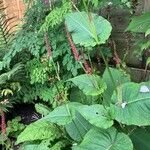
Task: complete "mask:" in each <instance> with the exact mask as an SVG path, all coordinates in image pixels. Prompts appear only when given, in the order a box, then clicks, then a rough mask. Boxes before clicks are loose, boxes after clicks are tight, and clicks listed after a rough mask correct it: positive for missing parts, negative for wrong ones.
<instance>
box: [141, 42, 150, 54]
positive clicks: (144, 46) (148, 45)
mask: <svg viewBox="0 0 150 150" xmlns="http://www.w3.org/2000/svg"><path fill="white" fill-rule="evenodd" d="M149 47H150V41H149V40H148V41H146V42H144V43H142V45H141V50H142V51H143V50H146V49H148V48H149Z"/></svg>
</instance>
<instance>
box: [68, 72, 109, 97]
mask: <svg viewBox="0 0 150 150" xmlns="http://www.w3.org/2000/svg"><path fill="white" fill-rule="evenodd" d="M68 81H72V82H73V83H74V84H75V85H76V86H78V88H79V89H80V90H82V91H83V93H84V94H86V95H91V96H97V95H100V94H102V93H103V92H104V90H105V89H106V84H105V83H104V82H103V80H102V79H101V77H100V76H97V75H87V74H83V75H80V76H77V77H74V78H72V79H69V80H68Z"/></svg>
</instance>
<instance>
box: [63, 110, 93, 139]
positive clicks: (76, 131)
mask: <svg viewBox="0 0 150 150" xmlns="http://www.w3.org/2000/svg"><path fill="white" fill-rule="evenodd" d="M65 127H66V131H67V133H68V134H69V136H70V137H71V138H72V139H73V140H75V141H78V142H80V141H81V140H83V137H84V136H85V134H86V133H87V132H88V131H89V130H90V129H91V124H90V123H89V122H88V121H86V120H85V119H84V118H83V117H82V116H81V115H80V114H79V113H78V112H76V114H75V118H74V119H73V120H72V122H71V123H69V124H67V125H66V126H65Z"/></svg>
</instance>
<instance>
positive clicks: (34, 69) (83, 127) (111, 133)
mask: <svg viewBox="0 0 150 150" xmlns="http://www.w3.org/2000/svg"><path fill="white" fill-rule="evenodd" d="M25 3H26V5H27V10H26V13H25V16H24V18H23V24H22V25H21V26H20V27H19V28H17V29H16V31H15V32H14V30H13V33H12V32H11V30H9V29H8V27H7V22H8V21H10V19H6V17H5V15H3V13H4V9H1V12H0V13H1V18H0V43H1V44H0V50H1V55H0V72H1V75H0V96H1V100H0V114H1V136H0V143H1V145H2V146H3V149H6V150H11V149H15V145H17V146H19V148H20V149H21V150H35V149H36V150H71V149H72V150H149V149H150V144H149V140H148V139H149V137H150V130H149V129H150V128H149V125H150V82H149V81H146V80H145V78H144V79H143V81H141V83H135V82H133V81H132V80H131V76H130V74H129V72H128V66H127V65H126V61H125V59H122V60H121V58H120V57H119V56H118V54H117V50H116V49H115V42H114V39H113V36H111V34H112V32H113V29H114V28H113V26H112V23H111V20H110V18H109V11H108V12H107V13H108V14H105V13H101V11H102V10H107V9H110V8H114V9H124V10H126V11H127V12H129V14H130V15H129V16H128V18H131V22H130V24H129V25H128V26H127V27H126V30H125V31H124V32H130V33H131V34H133V36H135V37H136V36H137V35H139V34H140V35H141V36H143V38H141V39H140V40H137V41H136V42H135V43H134V44H135V45H136V49H135V51H136V53H138V57H141V56H142V55H143V53H145V52H146V51H147V50H148V48H149V47H150V40H149V35H150V12H142V14H141V15H139V16H136V17H134V9H135V7H136V3H137V2H136V1H131V0H110V1H108V0H62V1H59V0H25ZM102 14H103V15H102ZM9 27H10V25H9ZM12 28H13V27H12ZM14 33H15V34H14ZM112 44H113V46H112ZM112 47H114V48H112ZM125 57H126V55H125V56H124V58H125ZM126 59H128V58H126ZM149 63H150V59H149V58H147V63H146V64H145V72H146V71H147V69H148V65H149ZM20 103H21V104H24V103H28V104H34V105H35V109H36V111H37V113H38V114H40V115H39V116H40V117H37V118H36V121H34V122H32V121H31V123H30V124H29V125H26V124H23V123H22V121H21V120H22V118H21V117H20V116H18V117H16V118H12V120H9V121H6V119H5V115H7V113H8V112H9V111H10V110H11V109H12V107H13V106H14V104H18V105H19V104H20ZM6 122H7V123H6Z"/></svg>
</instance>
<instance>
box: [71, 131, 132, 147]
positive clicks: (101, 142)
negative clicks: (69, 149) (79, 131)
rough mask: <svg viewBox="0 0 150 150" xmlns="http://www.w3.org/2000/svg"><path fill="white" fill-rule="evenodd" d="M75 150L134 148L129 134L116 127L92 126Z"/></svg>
mask: <svg viewBox="0 0 150 150" xmlns="http://www.w3.org/2000/svg"><path fill="white" fill-rule="evenodd" d="M73 150H133V145H132V142H131V140H130V138H129V137H128V136H127V135H125V134H124V133H119V132H117V130H116V129H115V128H110V129H107V130H102V129H99V128H97V129H95V128H92V129H91V130H90V131H89V132H88V133H87V134H86V135H85V137H84V140H83V141H82V142H81V144H80V145H78V146H74V147H73Z"/></svg>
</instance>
